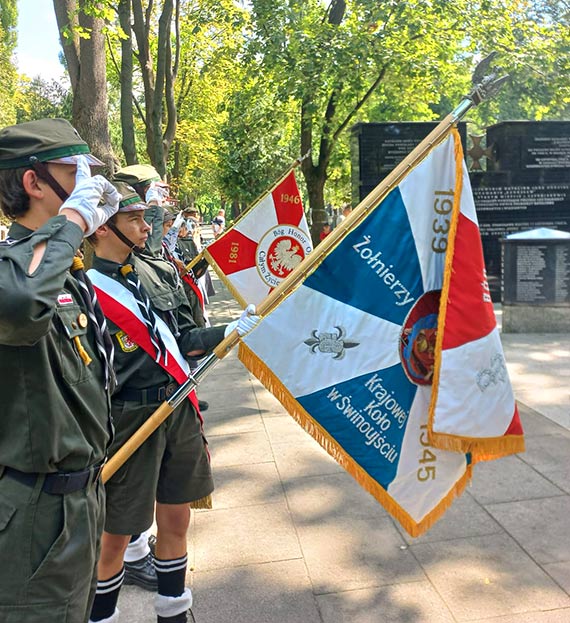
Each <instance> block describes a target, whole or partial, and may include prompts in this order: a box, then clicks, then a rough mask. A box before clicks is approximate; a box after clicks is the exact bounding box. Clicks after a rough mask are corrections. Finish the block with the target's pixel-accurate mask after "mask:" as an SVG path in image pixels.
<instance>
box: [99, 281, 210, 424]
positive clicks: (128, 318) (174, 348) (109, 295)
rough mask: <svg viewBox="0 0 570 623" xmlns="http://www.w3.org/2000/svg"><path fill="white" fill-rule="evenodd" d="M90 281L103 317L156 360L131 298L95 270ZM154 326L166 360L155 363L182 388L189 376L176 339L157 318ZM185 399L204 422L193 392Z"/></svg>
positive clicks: (187, 366) (126, 292)
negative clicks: (165, 353) (164, 350)
mask: <svg viewBox="0 0 570 623" xmlns="http://www.w3.org/2000/svg"><path fill="white" fill-rule="evenodd" d="M87 274H88V276H89V279H91V282H92V283H93V287H94V288H95V291H96V292H97V298H98V299H99V303H100V305H101V308H102V309H103V313H104V314H105V316H107V318H109V320H111V321H112V322H114V323H115V324H116V325H117V326H118V327H120V328H121V329H122V330H123V331H124V332H125V333H126V334H127V335H128V336H129V338H130V339H131V340H132V341H133V342H134V343H135V344H137V345H138V346H140V347H141V348H142V349H143V350H144V351H145V352H146V353H147V354H148V355H149V356H150V357H152V359H153V360H155V358H156V350H155V348H154V346H153V345H152V342H151V341H150V335H149V332H148V328H147V326H146V324H145V322H144V320H143V317H142V315H141V313H140V310H139V307H138V305H137V302H136V301H135V298H134V296H133V295H132V294H131V292H129V290H127V288H125V286H123V285H122V284H121V283H119V282H118V281H117V280H115V279H111V278H110V277H107V276H106V275H104V274H103V273H100V272H99V271H98V270H94V269H91V270H89V271H88V273H87ZM151 313H153V314H154V317H155V319H156V326H157V328H158V332H159V334H160V337H161V338H162V341H163V342H164V345H165V346H166V351H167V356H166V361H165V358H164V357H162V356H161V357H160V360H159V361H158V362H157V363H158V364H159V365H160V367H161V368H162V369H163V370H165V371H166V372H168V374H170V376H172V377H173V378H174V379H176V381H178V383H180V384H182V383H184V382H185V381H186V380H187V379H188V375H189V374H190V366H189V365H188V362H187V361H186V359H185V358H184V356H183V355H182V353H181V352H180V348H179V347H178V343H177V342H176V338H175V337H174V335H172V332H171V331H170V329H169V328H168V325H167V324H166V323H165V322H164V321H163V320H162V318H160V316H158V315H156V314H155V313H154V312H151ZM188 398H189V399H190V402H191V403H192V404H193V405H194V407H195V408H196V411H197V413H198V417H199V418H200V421H201V422H203V420H202V417H201V416H200V410H199V408H198V399H197V397H196V392H195V391H192V392H191V393H190V394H189V395H188Z"/></svg>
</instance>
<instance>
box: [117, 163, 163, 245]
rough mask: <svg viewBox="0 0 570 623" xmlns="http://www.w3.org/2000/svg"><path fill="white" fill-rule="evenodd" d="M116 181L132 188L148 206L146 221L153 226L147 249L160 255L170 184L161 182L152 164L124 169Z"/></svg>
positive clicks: (130, 166)
mask: <svg viewBox="0 0 570 623" xmlns="http://www.w3.org/2000/svg"><path fill="white" fill-rule="evenodd" d="M114 179H115V181H117V182H124V183H125V184H129V185H130V186H132V187H133V188H134V189H135V190H136V192H137V193H138V195H139V197H140V198H141V199H143V200H144V201H145V203H146V204H147V206H148V207H147V210H146V214H145V220H146V222H147V223H148V224H149V225H150V226H151V231H150V233H149V236H148V239H147V241H146V245H145V247H146V250H147V251H149V252H150V253H152V255H160V253H161V249H162V215H163V206H164V204H165V202H166V199H167V197H168V194H169V190H168V184H165V183H164V182H163V181H162V180H161V178H160V175H159V174H158V171H157V170H156V169H155V168H154V167H153V166H152V165H150V164H132V165H129V166H128V167H123V168H122V169H119V170H118V171H117V172H116V173H115V176H114Z"/></svg>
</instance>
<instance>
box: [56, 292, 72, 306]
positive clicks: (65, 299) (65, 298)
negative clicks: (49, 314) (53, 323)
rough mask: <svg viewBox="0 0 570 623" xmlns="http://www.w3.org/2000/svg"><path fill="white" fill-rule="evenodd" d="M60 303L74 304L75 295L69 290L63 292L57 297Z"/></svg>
mask: <svg viewBox="0 0 570 623" xmlns="http://www.w3.org/2000/svg"><path fill="white" fill-rule="evenodd" d="M57 303H58V305H73V297H72V296H71V294H69V293H68V292H62V293H61V294H59V295H58V297H57Z"/></svg>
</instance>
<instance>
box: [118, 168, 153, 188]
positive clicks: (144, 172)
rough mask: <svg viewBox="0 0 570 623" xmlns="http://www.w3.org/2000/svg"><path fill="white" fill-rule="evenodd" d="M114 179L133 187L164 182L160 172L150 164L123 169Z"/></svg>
mask: <svg viewBox="0 0 570 623" xmlns="http://www.w3.org/2000/svg"><path fill="white" fill-rule="evenodd" d="M114 179H116V180H117V181H120V182H126V183H127V184H131V185H134V184H146V183H147V182H148V183H150V182H160V181H162V180H161V179H160V175H159V174H158V171H157V170H156V169H155V168H154V167H153V166H152V165H150V164H131V165H130V166H128V167H123V168H122V169H119V170H118V171H117V172H116V173H115V176H114Z"/></svg>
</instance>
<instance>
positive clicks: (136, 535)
mask: <svg viewBox="0 0 570 623" xmlns="http://www.w3.org/2000/svg"><path fill="white" fill-rule="evenodd" d="M140 536H141V535H140V534H133V536H132V537H131V540H130V541H129V543H134V542H135V541H138V540H139V538H140Z"/></svg>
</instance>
